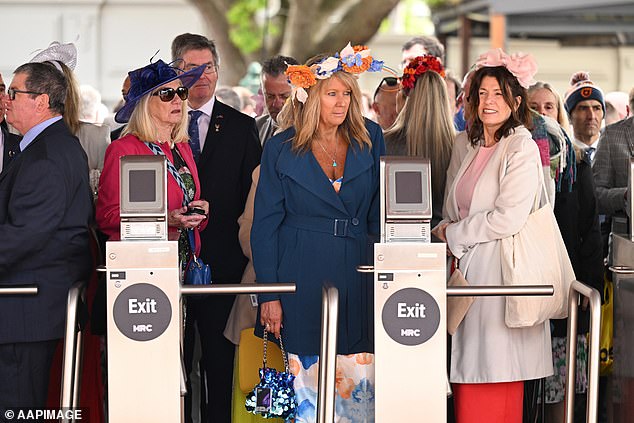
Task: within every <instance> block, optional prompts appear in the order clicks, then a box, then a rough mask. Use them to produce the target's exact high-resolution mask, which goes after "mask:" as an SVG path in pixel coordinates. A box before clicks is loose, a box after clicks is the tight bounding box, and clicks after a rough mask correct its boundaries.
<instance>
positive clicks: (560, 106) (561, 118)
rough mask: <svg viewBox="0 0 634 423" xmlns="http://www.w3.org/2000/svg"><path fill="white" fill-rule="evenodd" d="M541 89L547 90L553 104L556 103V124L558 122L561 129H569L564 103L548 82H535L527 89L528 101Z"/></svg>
mask: <svg viewBox="0 0 634 423" xmlns="http://www.w3.org/2000/svg"><path fill="white" fill-rule="evenodd" d="M541 89H544V90H548V91H550V93H551V94H552V95H554V96H555V102H556V103H557V122H559V125H561V127H562V128H566V129H568V128H570V122H569V121H568V114H567V113H566V109H565V108H564V102H563V100H562V98H561V96H560V95H559V93H558V92H557V91H556V90H555V89H554V88H553V87H552V85H550V84H549V83H548V82H542V81H537V82H536V83H535V85H531V86H530V87H529V88H528V98H529V99H530V98H531V96H532V95H533V94H534V93H535V92H536V91H537V90H541Z"/></svg>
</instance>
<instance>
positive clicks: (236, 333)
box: [223, 166, 260, 345]
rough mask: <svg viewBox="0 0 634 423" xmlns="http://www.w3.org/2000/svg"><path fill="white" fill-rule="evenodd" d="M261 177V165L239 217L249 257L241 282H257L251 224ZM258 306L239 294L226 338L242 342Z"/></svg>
mask: <svg viewBox="0 0 634 423" xmlns="http://www.w3.org/2000/svg"><path fill="white" fill-rule="evenodd" d="M259 179H260V166H258V167H256V168H255V169H254V170H253V182H252V183H251V190H250V191H249V195H248V197H247V202H246V204H245V206H244V212H243V213H242V215H241V216H240V217H239V218H238V225H240V230H239V232H238V238H239V240H240V246H241V247H242V252H243V253H244V255H245V257H246V258H248V259H249V262H248V263H247V265H246V267H245V268H244V273H243V274H242V280H241V281H240V283H254V282H255V270H254V269H253V260H252V258H251V225H252V224H253V202H254V200H255V191H256V189H257V187H258V180H259ZM257 311H258V308H257V307H254V306H253V305H252V303H251V298H250V295H246V294H243V295H237V296H236V300H235V302H234V303H233V307H232V308H231V312H230V313H229V317H228V318H227V326H226V327H225V331H224V332H223V333H224V335H225V338H227V339H228V340H229V341H231V342H233V343H234V344H236V345H238V344H239V343H240V332H241V331H242V330H243V329H247V328H252V327H254V326H255V318H256V314H257Z"/></svg>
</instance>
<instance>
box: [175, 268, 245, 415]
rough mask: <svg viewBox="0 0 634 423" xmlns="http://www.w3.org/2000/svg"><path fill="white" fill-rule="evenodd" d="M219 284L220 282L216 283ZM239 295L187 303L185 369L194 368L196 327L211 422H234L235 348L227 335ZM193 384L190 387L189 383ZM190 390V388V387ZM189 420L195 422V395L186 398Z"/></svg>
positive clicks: (204, 407)
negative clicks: (230, 316)
mask: <svg viewBox="0 0 634 423" xmlns="http://www.w3.org/2000/svg"><path fill="white" fill-rule="evenodd" d="M214 283H217V281H214ZM234 299H235V295H210V296H208V297H204V298H195V297H190V298H189V299H188V300H187V316H186V324H185V345H184V355H185V369H186V371H187V374H188V375H189V373H190V372H191V369H192V356H193V351H194V326H193V325H194V324H195V325H196V326H197V328H198V333H199V334H200V343H201V347H202V358H201V360H200V369H201V380H202V385H203V387H202V391H203V392H202V393H201V398H205V390H206V398H207V404H206V406H204V405H203V407H201V408H203V410H204V412H203V413H201V415H206V416H205V417H206V418H205V419H204V420H203V421H205V422H208V423H230V422H231V399H232V389H233V359H234V355H235V345H234V344H232V343H231V342H230V341H229V340H228V339H227V338H225V336H224V335H223V332H224V330H225V326H226V324H227V317H228V316H229V312H230V311H231V307H232V305H233V301H234ZM188 385H189V384H188ZM188 388H189V386H188ZM205 388H206V389H205ZM185 421H186V422H191V394H190V393H189V389H188V394H187V396H186V397H185Z"/></svg>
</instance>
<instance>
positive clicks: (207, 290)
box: [180, 282, 296, 295]
mask: <svg viewBox="0 0 634 423" xmlns="http://www.w3.org/2000/svg"><path fill="white" fill-rule="evenodd" d="M295 289H296V288H295V284H294V283H286V282H285V283H240V284H218V285H214V284H211V285H182V286H181V289H180V291H181V295H206V294H216V295H220V294H226V295H230V294H289V293H290V294H292V293H294V292H295Z"/></svg>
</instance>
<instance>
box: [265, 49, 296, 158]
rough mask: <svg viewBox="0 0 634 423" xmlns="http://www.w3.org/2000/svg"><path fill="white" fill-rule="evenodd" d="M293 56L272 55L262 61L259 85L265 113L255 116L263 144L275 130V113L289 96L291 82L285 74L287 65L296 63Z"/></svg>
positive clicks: (276, 113) (277, 112) (278, 111)
mask: <svg viewBox="0 0 634 423" xmlns="http://www.w3.org/2000/svg"><path fill="white" fill-rule="evenodd" d="M298 64H299V63H298V62H297V60H295V58H293V57H289V56H281V55H277V56H273V57H271V58H269V59H267V60H265V61H264V63H262V74H261V75H260V87H261V89H262V95H263V96H264V108H265V110H266V114H263V115H262V116H258V117H257V118H255V126H256V127H257V128H258V135H259V137H260V143H261V144H262V145H264V143H265V142H266V141H268V140H269V138H271V137H272V136H273V134H274V133H275V131H276V130H277V115H278V114H279V113H280V112H281V111H282V107H284V103H286V99H287V98H289V97H290V96H291V91H292V90H291V84H290V82H289V81H288V77H287V76H286V74H285V71H286V68H287V66H288V65H298Z"/></svg>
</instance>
